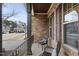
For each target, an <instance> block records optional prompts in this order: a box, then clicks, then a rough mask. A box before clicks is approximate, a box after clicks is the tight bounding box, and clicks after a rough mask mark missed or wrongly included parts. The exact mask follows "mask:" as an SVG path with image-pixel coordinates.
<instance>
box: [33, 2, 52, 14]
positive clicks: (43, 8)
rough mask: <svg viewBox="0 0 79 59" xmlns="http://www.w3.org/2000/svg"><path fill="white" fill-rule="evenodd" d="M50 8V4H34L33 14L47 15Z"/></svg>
mask: <svg viewBox="0 0 79 59" xmlns="http://www.w3.org/2000/svg"><path fill="white" fill-rule="evenodd" d="M50 6H51V3H34V4H33V9H34V13H47V11H48V10H49V8H50Z"/></svg>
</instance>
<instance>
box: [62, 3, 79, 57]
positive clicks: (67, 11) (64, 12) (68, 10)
mask: <svg viewBox="0 0 79 59" xmlns="http://www.w3.org/2000/svg"><path fill="white" fill-rule="evenodd" d="M63 6H64V4H63ZM76 6H79V4H76V5H74V6H73V4H72V8H69V9H67V10H66V11H64V8H63V17H64V15H65V14H66V13H69V12H70V11H73V9H74V10H76V8H75V7H76ZM77 13H78V20H77V21H71V22H64V20H65V18H63V26H64V29H65V25H66V24H69V23H73V22H78V25H79V12H78V11H77ZM65 31H66V30H64V41H65V39H66V36H65V35H66V34H65ZM78 36H79V27H78ZM77 41H78V48H77V49H76V48H75V49H76V50H79V39H78V38H77ZM64 44H67V43H65V42H64ZM67 45H68V44H67ZM69 46H70V47H73V46H71V45H69ZM73 48H74V47H73ZM78 55H79V51H78Z"/></svg>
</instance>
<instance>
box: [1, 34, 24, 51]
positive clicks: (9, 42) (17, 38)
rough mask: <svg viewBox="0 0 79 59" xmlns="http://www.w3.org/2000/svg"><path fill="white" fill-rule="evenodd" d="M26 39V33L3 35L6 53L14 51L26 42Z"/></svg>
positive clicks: (3, 45)
mask: <svg viewBox="0 0 79 59" xmlns="http://www.w3.org/2000/svg"><path fill="white" fill-rule="evenodd" d="M24 39H25V33H10V34H9V33H8V34H2V47H3V48H5V50H6V51H9V50H14V49H15V48H16V47H18V46H19V45H20V44H22V43H23V42H24V41H25V40H24Z"/></svg>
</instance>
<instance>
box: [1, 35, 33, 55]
mask: <svg viewBox="0 0 79 59" xmlns="http://www.w3.org/2000/svg"><path fill="white" fill-rule="evenodd" d="M29 39H31V40H32V41H33V35H32V36H31V37H30V38H27V39H26V40H25V41H24V42H23V43H22V44H21V45H19V46H18V47H17V48H15V49H14V50H12V51H8V52H6V51H3V52H2V53H0V54H2V55H3V56H22V55H24V54H26V55H27V40H29Z"/></svg>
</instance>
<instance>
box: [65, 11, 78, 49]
mask: <svg viewBox="0 0 79 59" xmlns="http://www.w3.org/2000/svg"><path fill="white" fill-rule="evenodd" d="M64 33H65V34H64V36H65V37H64V38H65V40H64V42H65V44H68V45H70V46H72V47H74V48H78V13H77V11H76V10H70V12H67V13H65V15H64Z"/></svg>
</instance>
